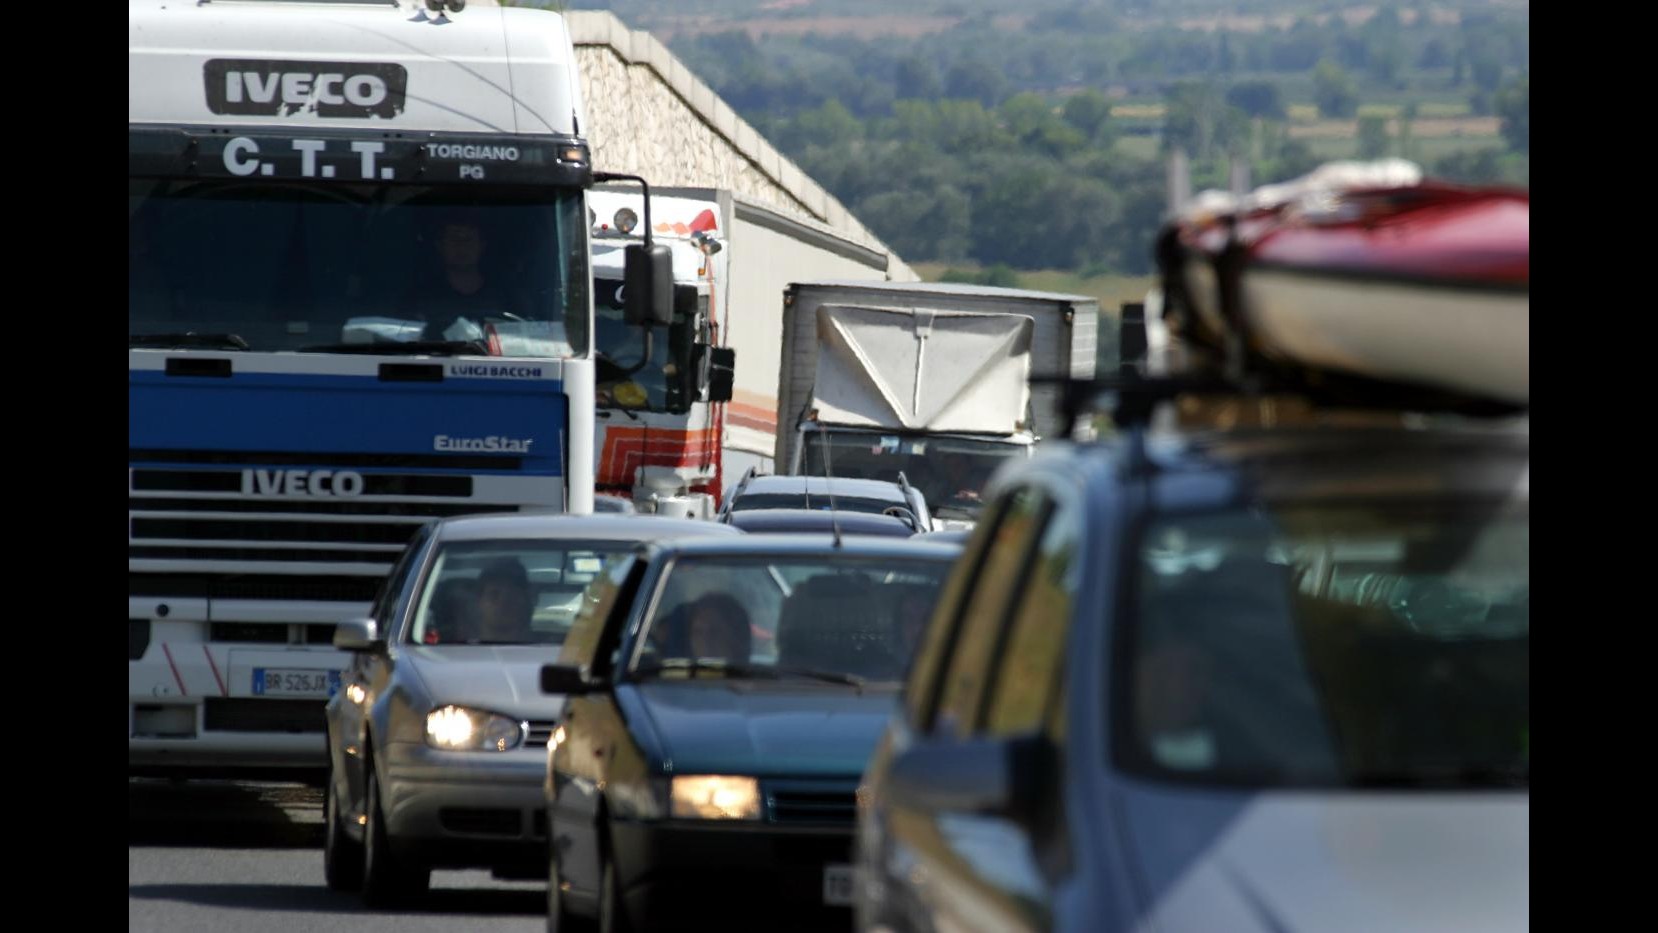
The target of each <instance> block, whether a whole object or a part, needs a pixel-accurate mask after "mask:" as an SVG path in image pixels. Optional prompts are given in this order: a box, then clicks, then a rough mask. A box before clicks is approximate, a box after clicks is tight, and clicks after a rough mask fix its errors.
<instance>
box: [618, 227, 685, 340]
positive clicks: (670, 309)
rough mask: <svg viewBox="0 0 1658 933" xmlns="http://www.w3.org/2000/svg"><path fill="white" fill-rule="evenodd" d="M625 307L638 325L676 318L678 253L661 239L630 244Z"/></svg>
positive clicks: (624, 281) (629, 318)
mask: <svg viewBox="0 0 1658 933" xmlns="http://www.w3.org/2000/svg"><path fill="white" fill-rule="evenodd" d="M622 306H623V307H622V311H623V314H624V315H625V316H626V317H627V322H628V323H629V324H631V325H633V326H635V327H655V326H658V325H661V326H664V327H665V326H667V325H669V324H672V323H673V321H674V257H673V253H672V252H670V251H669V249H668V247H666V246H664V245H663V244H661V243H652V244H651V245H649V246H646V245H645V244H643V243H633V244H631V245H629V246H628V248H627V251H626V254H625V258H624V259H623V265H622Z"/></svg>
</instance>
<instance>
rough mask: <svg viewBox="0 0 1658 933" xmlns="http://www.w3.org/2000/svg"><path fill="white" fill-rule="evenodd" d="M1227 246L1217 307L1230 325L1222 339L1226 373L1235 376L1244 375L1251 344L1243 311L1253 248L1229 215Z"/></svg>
mask: <svg viewBox="0 0 1658 933" xmlns="http://www.w3.org/2000/svg"><path fill="white" fill-rule="evenodd" d="M1223 222H1224V223H1225V224H1226V245H1225V246H1223V247H1221V250H1220V252H1218V253H1216V254H1215V259H1214V263H1213V265H1214V269H1215V306H1216V307H1217V308H1218V309H1219V310H1220V319H1221V320H1222V321H1223V322H1224V323H1225V324H1226V334H1225V335H1224V336H1223V338H1222V340H1223V341H1224V344H1223V346H1222V350H1223V352H1224V354H1225V356H1224V360H1225V366H1226V374H1227V375H1228V376H1230V377H1231V378H1233V379H1241V378H1243V376H1244V371H1245V367H1246V365H1247V360H1248V353H1249V347H1250V340H1249V321H1248V319H1247V318H1246V317H1245V315H1244V311H1243V273H1244V266H1245V264H1246V263H1247V262H1248V260H1249V250H1248V248H1246V247H1245V246H1244V245H1243V243H1242V241H1240V240H1239V239H1238V233H1237V229H1238V228H1237V222H1236V221H1235V220H1234V219H1233V218H1231V217H1227V218H1225V219H1224V220H1223Z"/></svg>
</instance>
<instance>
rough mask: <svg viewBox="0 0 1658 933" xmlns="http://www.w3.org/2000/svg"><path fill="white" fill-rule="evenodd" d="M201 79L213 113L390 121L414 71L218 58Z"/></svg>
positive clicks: (381, 66)
mask: <svg viewBox="0 0 1658 933" xmlns="http://www.w3.org/2000/svg"><path fill="white" fill-rule="evenodd" d="M202 80H203V82H204V83H205V85H206V88H205V90H206V92H207V109H209V110H211V111H213V112H214V113H221V114H241V115H256V116H277V115H281V116H292V115H294V114H297V113H305V114H308V115H312V116H317V117H354V118H363V117H380V118H382V119H391V118H392V117H395V116H397V115H398V114H399V113H401V112H402V111H403V101H404V98H405V94H406V91H407V89H408V86H409V72H408V70H407V69H405V68H404V67H403V66H402V65H398V64H395V63H391V62H311V61H305V62H300V61H270V60H265V59H251V58H215V59H210V60H209V61H208V62H207V63H206V65H204V66H203V68H202Z"/></svg>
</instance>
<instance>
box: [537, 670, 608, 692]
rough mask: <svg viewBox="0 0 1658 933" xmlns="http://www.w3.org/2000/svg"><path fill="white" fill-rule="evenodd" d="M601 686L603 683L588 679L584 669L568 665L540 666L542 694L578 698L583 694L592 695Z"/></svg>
mask: <svg viewBox="0 0 1658 933" xmlns="http://www.w3.org/2000/svg"><path fill="white" fill-rule="evenodd" d="M603 686H604V684H603V683H601V682H599V681H595V680H591V679H589V678H588V676H587V668H585V667H574V666H572V665H568V664H543V665H542V666H541V692H542V693H550V694H562V695H566V696H580V695H581V694H584V693H593V692H594V691H596V690H599V689H601V688H603Z"/></svg>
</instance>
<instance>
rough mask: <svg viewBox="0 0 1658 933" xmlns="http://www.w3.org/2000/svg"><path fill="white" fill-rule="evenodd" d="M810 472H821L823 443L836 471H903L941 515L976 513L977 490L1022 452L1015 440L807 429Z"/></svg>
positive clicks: (867, 475) (882, 475) (806, 468)
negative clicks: (1005, 460) (1003, 462)
mask: <svg viewBox="0 0 1658 933" xmlns="http://www.w3.org/2000/svg"><path fill="white" fill-rule="evenodd" d="M801 443H802V444H803V445H805V450H804V451H803V453H804V455H805V456H804V458H803V460H804V465H803V466H802V468H801V470H800V472H801V473H802V474H804V475H806V476H823V475H824V473H825V471H824V466H823V447H824V445H825V444H827V445H828V447H829V465H830V466H831V467H833V468H834V470H833V473H832V475H834V476H845V477H849V478H853V479H879V480H885V481H887V482H889V483H891V482H896V481H897V479H898V473H899V472H900V471H902V472H903V474H904V478H905V479H908V480H909V481H910V485H911V486H914V487H915V488H917V489H919V490H920V491H921V494H922V495H923V496H925V497H926V498H927V507H928V508H929V509H931V510H932V512H933V514H934V515H938V516H940V517H942V518H949V517H952V516H955V517H972V516H975V515H977V514H978V511H979V496H980V494H981V492H982V490H983V489H984V487H985V483H987V482H989V480H990V474H991V473H993V472H995V470H996V467H998V466H1000V465H1001V463H1002V461H1003V459H1005V458H1007V457H1011V456H1018V455H1021V454H1022V453H1024V451H1025V448H1024V447H1023V446H1021V445H1017V444H1003V443H997V442H995V441H976V440H969V439H965V438H943V437H913V436H904V435H897V434H864V433H854V432H833V431H827V432H820V431H806V432H804V433H803V434H802V435H801Z"/></svg>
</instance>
